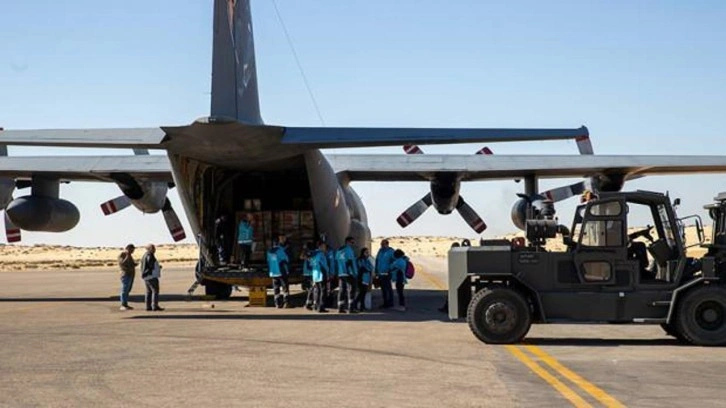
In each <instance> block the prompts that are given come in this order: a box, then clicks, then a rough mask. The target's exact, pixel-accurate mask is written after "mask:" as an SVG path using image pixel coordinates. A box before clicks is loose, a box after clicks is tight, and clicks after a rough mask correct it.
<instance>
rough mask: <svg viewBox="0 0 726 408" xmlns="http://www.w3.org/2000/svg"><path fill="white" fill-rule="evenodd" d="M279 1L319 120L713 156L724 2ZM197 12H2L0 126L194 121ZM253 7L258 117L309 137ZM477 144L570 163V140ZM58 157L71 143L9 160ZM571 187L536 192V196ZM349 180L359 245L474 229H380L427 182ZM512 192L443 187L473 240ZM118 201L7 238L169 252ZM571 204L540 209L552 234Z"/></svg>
mask: <svg viewBox="0 0 726 408" xmlns="http://www.w3.org/2000/svg"><path fill="white" fill-rule="evenodd" d="M278 6H279V8H280V12H281V14H282V16H283V18H284V20H285V23H286V24H287V27H288V30H289V32H290V34H291V36H292V40H293V42H294V44H295V47H296V49H297V52H298V54H299V56H300V60H301V63H302V65H303V67H304V69H305V72H306V74H307V76H308V79H309V82H310V84H311V86H312V89H313V92H314V94H315V96H316V98H317V101H318V104H319V106H320V110H321V113H322V115H323V117H324V120H325V124H326V125H328V126H345V125H358V126H447V127H577V126H580V125H582V124H584V125H587V126H588V127H589V129H590V133H591V137H592V139H593V143H594V146H595V150H596V153H609V154H631V153H632V154H726V146H724V145H723V141H724V140H726V139H725V138H724V135H725V133H726V132H724V125H726V115H724V107H725V106H726V26H724V24H723V22H724V21H726V3H723V2H717V1H691V2H681V1H662V2H645V1H642V2H637V1H608V2H605V1H603V2H579V1H558V2H540V1H522V2H512V1H508V2H501V3H498V4H491V3H488V2H482V1H456V2H449V1H446V2H445V1H434V0H397V1H389V0H385V1H384V0H365V1H362V0H360V1H359V0H349V1H344V2H343V1H332V0H327V1H323V0H305V1H293V0H278ZM211 12H212V1H211V0H208V1H184V2H181V1H165V0H155V1H152V2H150V1H141V0H133V1H131V0H129V1H124V2H98V1H90V0H76V1H72V2H54V1H32V2H10V1H3V2H1V3H0V38H2V41H0V55H2V58H1V60H2V61H1V62H0V126H4V127H5V128H8V129H26V128H63V127H124V126H126V127H135V126H156V125H174V124H184V123H188V122H191V121H192V120H193V119H195V118H197V117H200V116H206V115H208V113H209V89H210V72H211V43H212V40H211V23H212V15H211ZM252 12H253V21H254V28H255V40H256V49H257V63H258V75H259V81H260V93H261V104H262V113H263V117H264V119H265V120H266V122H268V123H272V124H289V125H316V126H317V125H320V122H319V120H318V118H317V115H316V113H315V111H314V109H313V105H312V103H311V102H310V98H309V96H308V95H307V92H306V90H305V87H304V84H303V81H302V78H301V76H300V74H299V72H298V70H297V67H296V65H295V62H294V59H293V56H292V53H291V52H290V49H289V47H288V45H287V43H286V40H285V37H284V34H283V31H282V29H281V25H280V23H279V21H278V20H277V17H276V15H275V11H274V8H273V5H272V2H271V1H269V0H252ZM479 147H480V146H434V147H426V148H425V150H426V151H429V152H437V153H445V152H446V153H468V152H474V151H476V150H477V149H478V148H479ZM491 148H492V149H493V150H494V151H495V153H522V154H538V153H572V154H576V152H577V149H576V146H575V144H574V143H573V142H546V143H539V144H537V143H528V144H523V143H520V144H497V145H492V146H491ZM342 151H343V150H341V152H342ZM366 151H368V152H370V151H374V152H386V153H399V152H400V149H398V148H385V149H366ZM58 152H61V153H63V154H67V153H70V152H71V151H68V150H59V149H53V150H51V149H45V150H43V149H29V148H11V149H10V153H11V154H13V155H38V154H58ZM72 153H73V154H79V152H78V151H73V152H72ZM83 153H84V154H99V151H97V150H90V151H85V152H83ZM119 153H122V154H129V153H130V152H123V151H122V152H119ZM725 177H726V176H725V175H720V176H690V177H652V178H647V179H643V180H638V181H635V182H632V183H629V184H628V185H627V187H628V188H629V189H635V188H641V189H653V190H670V192H671V195H674V196H680V197H682V198H683V202H684V204H683V206H682V209H681V213H682V214H684V215H685V213H700V214H703V215H705V213H704V212H703V211H702V210H701V207H702V205H703V204H705V203H707V202H709V201H710V200H711V198H712V197H713V196H714V195H715V193H716V192H718V191H724V190H726V178H725ZM571 181H573V180H563V181H546V182H543V189H544V188H547V187H551V186H556V185H559V184H563V183H564V182H571ZM354 186H355V188H356V190H357V191H358V192H359V193H360V194H361V196H362V197H363V200H364V203H365V204H366V207H367V209H368V213H369V218H370V220H371V227H372V230H373V233H374V234H376V235H379V234H386V235H390V234H395V235H400V234H415V235H419V234H430V235H465V236H472V235H473V232H471V231H470V230H469V229H468V227H467V226H466V224H464V222H463V221H462V220H461V219H460V218H459V217H458V216H457V215H456V214H452V215H450V216H440V215H438V214H436V213H435V212H434V211H433V210H430V211H429V212H428V213H426V214H425V215H424V216H423V217H422V218H420V219H419V220H418V221H417V222H416V223H415V224H414V225H413V226H411V227H409V228H407V229H406V230H403V229H401V228H399V227H398V225H397V224H396V223H395V218H396V216H397V215H398V214H399V213H400V212H401V211H403V210H404V209H405V208H406V207H407V206H408V205H409V204H411V203H413V202H414V201H415V200H417V199H419V198H420V197H421V196H423V195H424V194H425V193H426V192H427V191H428V186H427V184H426V183H397V184H396V183H390V184H373V183H358V184H355V185H354ZM521 188H522V187H521V185H517V184H515V183H513V182H477V183H468V184H465V185H464V186H463V187H462V194H463V195H464V197H465V198H467V201H468V202H469V203H470V204H472V206H473V207H474V208H475V209H476V210H477V211H479V212H480V214H482V215H483V216H484V218H485V220H486V221H487V223H488V224H489V225H490V230H489V231H487V233H486V234H485V235H486V236H495V235H497V234H500V233H504V232H509V231H511V230H512V229H513V227H512V226H511V223H510V222H509V210H510V206H511V203H512V202H513V200H514V194H515V193H516V192H518V191H520V189H521ZM119 194H120V192H119V190H118V188H117V187H116V186H115V185H102V184H94V183H73V184H71V185H67V186H63V187H62V188H61V195H62V197H64V198H66V199H69V200H71V201H73V202H74V203H76V205H78V207H79V208H80V209H81V211H82V217H81V222H80V224H79V225H78V227H76V228H75V229H74V230H73V231H71V232H68V233H65V234H42V233H29V232H26V233H25V235H24V242H25V243H38V242H44V243H59V244H73V245H87V246H90V245H121V244H124V243H126V242H127V241H133V242H137V243H140V242H141V243H143V242H146V241H154V242H170V240H171V239H170V237H169V236H168V232H167V231H166V228H165V226H164V223H163V220H162V217H161V215H142V214H140V213H139V212H138V211H136V210H135V209H133V208H130V209H128V210H125V211H123V212H122V213H119V214H116V215H113V216H111V217H103V215H102V214H101V211H100V209H99V207H98V205H99V204H100V203H101V202H103V201H105V200H106V199H109V198H112V197H115V196H117V195H119ZM17 195H18V193H17V192H16V196H17ZM172 196H173V197H172V198H173V200H174V203H175V204H176V207H177V208H178V209H179V213H180V214H181V213H182V211H181V205H180V203H179V201H178V199H177V197H176V194H175V193H174V194H172ZM575 204H576V203H575V200H570V201H569V202H567V203H564V204H563V205H560V206H559V207H558V212H559V215H560V216H561V218H562V219H564V220H567V222H566V223H567V224H569V222H570V217H571V210H572V207H573V206H574V205H575ZM188 231H189V230H188Z"/></svg>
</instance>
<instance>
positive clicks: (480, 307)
mask: <svg viewBox="0 0 726 408" xmlns="http://www.w3.org/2000/svg"><path fill="white" fill-rule="evenodd" d="M466 321H467V322H468V323H469V328H470V329H471V331H472V333H474V335H475V336H476V337H477V338H478V339H479V340H481V341H483V342H484V343H490V344H509V343H518V342H520V341H522V339H523V338H524V336H526V335H527V332H528V331H529V327H530V326H531V325H532V314H531V312H530V309H529V303H527V300H526V299H525V298H524V296H522V294H521V293H519V292H518V291H516V290H513V289H509V288H505V287H491V288H485V289H482V290H480V291H479V292H477V294H476V295H474V298H472V299H471V302H470V303H469V309H468V310H467V313H466Z"/></svg>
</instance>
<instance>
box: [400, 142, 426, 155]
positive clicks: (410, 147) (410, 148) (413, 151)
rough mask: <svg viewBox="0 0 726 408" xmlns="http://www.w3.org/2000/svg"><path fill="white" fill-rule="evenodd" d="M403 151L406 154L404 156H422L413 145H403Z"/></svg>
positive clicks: (419, 150) (420, 151) (418, 148)
mask: <svg viewBox="0 0 726 408" xmlns="http://www.w3.org/2000/svg"><path fill="white" fill-rule="evenodd" d="M403 151H404V152H406V154H423V150H421V148H420V147H418V146H417V145H415V144H406V145H403Z"/></svg>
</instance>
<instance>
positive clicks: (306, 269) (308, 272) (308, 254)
mask: <svg viewBox="0 0 726 408" xmlns="http://www.w3.org/2000/svg"><path fill="white" fill-rule="evenodd" d="M313 256H315V251H305V261H304V262H303V276H312V275H313V268H312V265H311V262H312V259H311V258H312V257H313Z"/></svg>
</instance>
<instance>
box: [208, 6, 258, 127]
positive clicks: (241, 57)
mask: <svg viewBox="0 0 726 408" xmlns="http://www.w3.org/2000/svg"><path fill="white" fill-rule="evenodd" d="M211 116H217V117H222V116H223V117H228V118H233V119H237V120H238V121H240V122H243V123H246V124H250V125H260V124H262V117H261V116H260V101H259V96H258V91H257V67H256V63H255V45H254V38H253V35H252V14H251V12H250V0H214V44H213V50H212V109H211Z"/></svg>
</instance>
